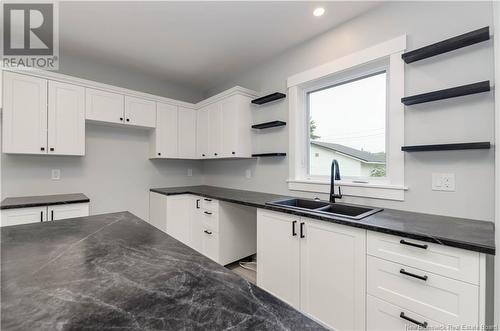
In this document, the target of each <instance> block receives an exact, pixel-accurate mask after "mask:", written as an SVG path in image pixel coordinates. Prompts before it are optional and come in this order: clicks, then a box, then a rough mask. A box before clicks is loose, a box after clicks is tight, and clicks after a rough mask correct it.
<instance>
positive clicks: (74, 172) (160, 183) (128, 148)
mask: <svg viewBox="0 0 500 331" xmlns="http://www.w3.org/2000/svg"><path fill="white" fill-rule="evenodd" d="M86 135H87V137H86V155H85V156H83V157H74V156H45V155H44V156H30V155H10V154H2V158H1V159H2V164H1V169H2V176H1V180H2V182H1V183H2V184H1V185H2V187H1V188H2V198H5V197H13V196H24V195H44V194H58V193H76V192H82V193H84V194H86V195H87V196H88V197H89V198H90V200H91V202H90V206H91V207H90V208H91V214H101V213H108V212H115V211H124V210H128V211H130V212H132V213H134V214H135V215H137V216H138V217H140V218H144V219H147V218H148V210H149V193H148V192H149V189H150V188H152V187H166V186H182V185H198V184H200V183H201V181H202V179H201V175H200V172H201V164H200V162H198V161H181V160H149V159H148V152H149V133H148V131H146V130H143V129H137V128H130V127H128V128H124V127H113V126H106V125H98V124H89V123H87V125H86ZM188 168H192V169H193V176H192V177H187V169H188ZM52 169H61V179H60V180H51V179H50V176H51V170H52Z"/></svg>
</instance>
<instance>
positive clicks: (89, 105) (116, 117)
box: [85, 88, 125, 123]
mask: <svg viewBox="0 0 500 331" xmlns="http://www.w3.org/2000/svg"><path fill="white" fill-rule="evenodd" d="M123 110H124V97H123V95H121V94H117V93H112V92H105V91H101V90H94V89H90V88H86V89H85V118H86V119H88V120H92V121H99V122H110V123H125V119H124V115H123V114H124V113H123Z"/></svg>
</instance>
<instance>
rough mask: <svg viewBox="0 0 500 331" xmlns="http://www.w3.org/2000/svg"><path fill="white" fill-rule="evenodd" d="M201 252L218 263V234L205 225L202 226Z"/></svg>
mask: <svg viewBox="0 0 500 331" xmlns="http://www.w3.org/2000/svg"><path fill="white" fill-rule="evenodd" d="M202 252H203V254H204V255H205V256H207V257H209V258H210V259H212V260H214V261H215V262H217V263H218V262H219V234H218V233H217V232H216V231H214V229H213V228H211V227H208V226H205V225H204V226H203V239H202Z"/></svg>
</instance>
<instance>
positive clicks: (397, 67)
mask: <svg viewBox="0 0 500 331" xmlns="http://www.w3.org/2000/svg"><path fill="white" fill-rule="evenodd" d="M405 49H406V35H403V36H400V37H397V38H394V39H391V40H388V41H386V42H383V43H380V44H377V45H375V46H372V47H370V48H367V49H364V50H361V51H358V52H356V53H353V54H350V55H347V56H344V57H342V58H339V59H337V60H334V61H332V62H329V63H326V64H323V65H320V66H318V67H315V68H312V69H309V70H307V71H304V72H301V73H298V74H295V75H293V76H290V77H289V78H288V82H287V85H288V95H289V123H290V129H289V143H290V144H289V145H290V148H289V168H290V169H289V174H290V178H289V180H288V188H289V189H290V190H296V191H306V192H317V193H328V192H329V190H330V186H329V185H330V183H329V181H328V180H326V179H325V178H324V177H319V176H318V177H315V176H309V164H308V162H309V161H308V160H309V139H308V137H309V129H308V127H309V126H308V125H307V123H308V121H309V119H308V115H309V112H308V109H307V106H308V105H307V93H308V92H310V91H311V90H314V89H317V88H318V86H321V85H322V84H323V85H324V84H325V83H327V82H330V84H331V82H332V81H333V80H334V78H332V77H335V76H341V75H344V76H345V74H346V72H347V74H348V73H349V71H353V72H354V71H356V70H357V69H358V68H362V67H363V66H367V67H370V66H371V70H374V69H375V68H379V69H380V68H381V66H383V65H386V70H387V75H388V88H387V118H386V121H387V125H386V139H387V144H386V148H387V150H386V157H387V160H386V162H387V163H386V168H387V176H386V177H384V178H383V179H381V178H374V179H370V180H369V181H368V182H360V181H359V180H356V179H349V178H345V179H342V180H341V181H340V182H339V185H340V186H342V193H343V194H344V195H346V196H355V197H366V198H377V199H388V200H399V201H403V200H404V192H405V190H407V188H406V187H405V185H404V152H402V151H401V146H403V145H404V105H403V104H402V103H401V98H402V97H403V96H404V61H403V60H402V58H401V55H402V54H403V52H404V50H405ZM369 70H370V69H368V71H367V73H369V72H370V71H369ZM382 70H383V69H382ZM361 72H362V71H361ZM358 76H359V75H358ZM345 77H348V76H345ZM345 77H344V80H345Z"/></svg>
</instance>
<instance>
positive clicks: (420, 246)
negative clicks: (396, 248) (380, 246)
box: [399, 239, 429, 249]
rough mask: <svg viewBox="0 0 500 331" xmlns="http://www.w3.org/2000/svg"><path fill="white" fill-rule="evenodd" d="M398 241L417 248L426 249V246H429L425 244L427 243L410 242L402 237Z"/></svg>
mask: <svg viewBox="0 0 500 331" xmlns="http://www.w3.org/2000/svg"><path fill="white" fill-rule="evenodd" d="M399 243H400V244H403V245H408V246H413V247H417V248H422V249H427V247H429V246H427V245H420V244H415V243H411V242H409V241H406V240H404V239H401V240H400V241H399Z"/></svg>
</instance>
